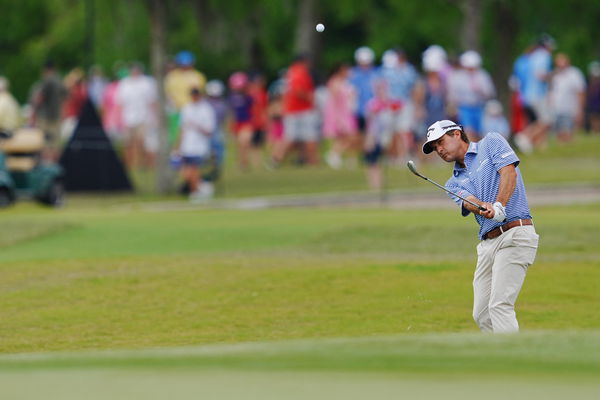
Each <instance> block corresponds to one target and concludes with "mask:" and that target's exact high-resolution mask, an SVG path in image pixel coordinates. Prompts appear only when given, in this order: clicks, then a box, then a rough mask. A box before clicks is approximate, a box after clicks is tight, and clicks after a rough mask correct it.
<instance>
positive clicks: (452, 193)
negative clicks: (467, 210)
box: [419, 174, 487, 211]
mask: <svg viewBox="0 0 600 400" xmlns="http://www.w3.org/2000/svg"><path fill="white" fill-rule="evenodd" d="M419 177H421V178H423V179H425V180H426V181H427V182H429V183H433V184H434V185H435V186H437V187H439V188H440V189H442V190H444V191H446V192H448V193H450V194H451V195H452V196H456V197H458V198H459V199H461V200H462V201H466V202H467V203H469V204H470V205H472V206H473V207H477V208H478V209H479V210H481V211H487V209H486V208H485V207H482V206H480V205H479V204H477V203H475V202H472V201H471V200H467V199H465V198H464V197H462V196H459V195H457V194H456V193H454V192H451V191H449V190H448V189H446V188H445V187H444V186H442V185H440V184H439V183H437V182H434V181H432V180H431V179H429V178H428V177H426V176H423V175H421V174H419Z"/></svg>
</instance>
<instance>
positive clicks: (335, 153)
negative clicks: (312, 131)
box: [323, 63, 358, 169]
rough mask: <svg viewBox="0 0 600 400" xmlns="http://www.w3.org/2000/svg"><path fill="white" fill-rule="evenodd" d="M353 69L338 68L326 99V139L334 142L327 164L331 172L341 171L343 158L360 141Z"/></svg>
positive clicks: (324, 120) (339, 65) (342, 66)
mask: <svg viewBox="0 0 600 400" xmlns="http://www.w3.org/2000/svg"><path fill="white" fill-rule="evenodd" d="M349 74H350V66H349V65H347V64H343V63H341V64H338V65H337V66H336V67H335V68H334V69H333V72H332V74H331V76H330V78H329V80H328V81H327V98H326V100H325V105H324V108H323V135H324V136H325V137H326V138H327V139H330V140H332V142H333V143H332V144H331V149H330V150H329V152H328V153H327V156H326V162H327V164H328V165H329V166H330V167H331V168H335V169H338V168H341V166H342V164H343V156H344V154H345V153H346V152H347V151H348V150H351V149H352V148H353V147H355V143H356V137H357V134H358V132H357V125H356V117H355V115H354V109H355V104H356V93H355V91H354V87H353V86H352V85H351V84H350V83H349V82H348V76H349Z"/></svg>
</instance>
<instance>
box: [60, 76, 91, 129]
mask: <svg viewBox="0 0 600 400" xmlns="http://www.w3.org/2000/svg"><path fill="white" fill-rule="evenodd" d="M63 82H64V84H65V88H66V89H67V98H66V99H65V102H64V103H63V108H62V124H61V129H60V131H61V132H60V134H61V137H62V139H63V140H64V139H68V138H70V137H71V135H72V134H73V131H74V130H75V127H76V126H77V121H78V119H79V113H80V112H81V109H82V108H83V105H84V104H85V101H86V100H87V98H88V93H87V87H86V84H85V80H84V74H83V70H82V69H81V68H79V67H77V68H73V69H72V70H71V72H69V73H68V74H67V75H66V76H65V78H64V80H63Z"/></svg>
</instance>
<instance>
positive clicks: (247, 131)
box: [229, 72, 254, 170]
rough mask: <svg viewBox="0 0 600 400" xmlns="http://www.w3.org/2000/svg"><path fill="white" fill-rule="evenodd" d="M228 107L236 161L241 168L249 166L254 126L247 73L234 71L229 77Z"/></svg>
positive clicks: (246, 168)
mask: <svg viewBox="0 0 600 400" xmlns="http://www.w3.org/2000/svg"><path fill="white" fill-rule="evenodd" d="M229 89H230V91H231V92H230V93H229V107H230V109H231V111H232V113H233V125H232V129H231V131H232V132H233V134H234V135H235V141H236V144H237V149H238V162H239V166H240V168H241V169H242V170H248V169H249V168H250V151H251V146H252V136H253V134H254V127H253V125H252V97H251V96H250V95H249V94H248V75H246V73H245V72H235V73H233V74H232V75H231V76H230V77H229Z"/></svg>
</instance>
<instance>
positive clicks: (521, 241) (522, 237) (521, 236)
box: [511, 227, 540, 249]
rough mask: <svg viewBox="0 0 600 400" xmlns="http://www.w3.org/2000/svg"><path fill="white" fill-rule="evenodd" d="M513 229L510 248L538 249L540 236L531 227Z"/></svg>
mask: <svg viewBox="0 0 600 400" xmlns="http://www.w3.org/2000/svg"><path fill="white" fill-rule="evenodd" d="M513 229H514V230H515V232H514V233H513V235H512V240H511V245H512V246H517V247H533V248H536V249H537V248H538V244H539V241H540V235H538V234H537V233H536V232H535V230H534V229H533V228H532V227H517V228H513Z"/></svg>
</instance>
